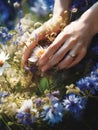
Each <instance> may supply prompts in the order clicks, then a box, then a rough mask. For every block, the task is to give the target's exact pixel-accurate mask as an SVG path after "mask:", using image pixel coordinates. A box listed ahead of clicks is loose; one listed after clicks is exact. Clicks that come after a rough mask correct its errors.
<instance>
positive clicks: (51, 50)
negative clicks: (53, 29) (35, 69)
mask: <svg viewBox="0 0 98 130" xmlns="http://www.w3.org/2000/svg"><path fill="white" fill-rule="evenodd" d="M67 37H68V35H67V34H66V35H65V32H64V31H62V32H61V33H60V34H59V35H58V36H57V37H56V39H55V41H54V42H53V43H52V44H51V45H50V46H49V47H48V49H47V50H46V52H45V53H44V54H43V55H42V57H41V58H40V60H39V65H40V66H43V65H44V64H45V63H46V62H47V61H48V59H50V58H51V57H52V56H53V55H54V54H55V53H56V51H57V50H58V49H59V48H60V47H61V45H62V44H63V43H64V41H65V40H66V39H67Z"/></svg>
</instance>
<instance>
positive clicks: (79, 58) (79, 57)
mask: <svg viewBox="0 0 98 130" xmlns="http://www.w3.org/2000/svg"><path fill="white" fill-rule="evenodd" d="M85 55H86V49H84V50H83V51H82V52H80V53H79V54H78V56H77V58H76V59H75V60H74V61H73V62H72V64H70V65H69V66H68V68H71V67H73V66H75V65H76V64H78V63H79V62H80V61H81V60H82V59H83V58H84V56H85Z"/></svg>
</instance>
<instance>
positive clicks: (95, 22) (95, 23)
mask: <svg viewBox="0 0 98 130" xmlns="http://www.w3.org/2000/svg"><path fill="white" fill-rule="evenodd" d="M97 14H98V2H97V3H95V4H94V5H93V6H92V7H91V8H90V9H88V10H87V11H86V12H85V13H84V14H83V15H82V16H81V17H80V21H82V22H83V23H84V24H85V25H86V26H88V28H89V30H90V31H91V33H92V35H93V36H94V35H95V34H96V33H98V18H97Z"/></svg>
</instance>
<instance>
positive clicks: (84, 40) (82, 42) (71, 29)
mask: <svg viewBox="0 0 98 130" xmlns="http://www.w3.org/2000/svg"><path fill="white" fill-rule="evenodd" d="M89 23H90V22H89ZM89 23H85V22H84V21H83V20H82V19H79V20H77V21H74V22H72V23H70V24H69V25H67V26H66V27H65V28H64V30H63V31H62V32H61V33H60V34H59V35H58V36H57V37H56V39H55V40H54V42H53V43H52V44H51V45H50V46H49V47H48V49H47V50H46V52H45V53H44V54H43V55H42V57H41V58H40V60H39V65H40V66H41V70H42V71H43V72H44V71H46V70H48V69H49V68H51V67H53V66H57V68H58V69H68V68H70V67H72V66H74V65H76V64H77V63H79V62H80V61H81V60H82V59H83V57H84V56H85V54H86V52H87V48H88V46H89V44H90V41H91V39H92V37H93V35H94V34H93V31H92V26H91V24H89Z"/></svg>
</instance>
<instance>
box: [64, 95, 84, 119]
mask: <svg viewBox="0 0 98 130" xmlns="http://www.w3.org/2000/svg"><path fill="white" fill-rule="evenodd" d="M86 101H87V100H86V98H84V97H81V96H79V95H75V94H72V93H71V94H69V95H66V98H65V99H64V100H63V105H64V108H65V111H68V112H70V113H71V114H72V115H74V117H75V118H79V117H80V116H81V114H82V112H83V110H84V109H85V106H86Z"/></svg>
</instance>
